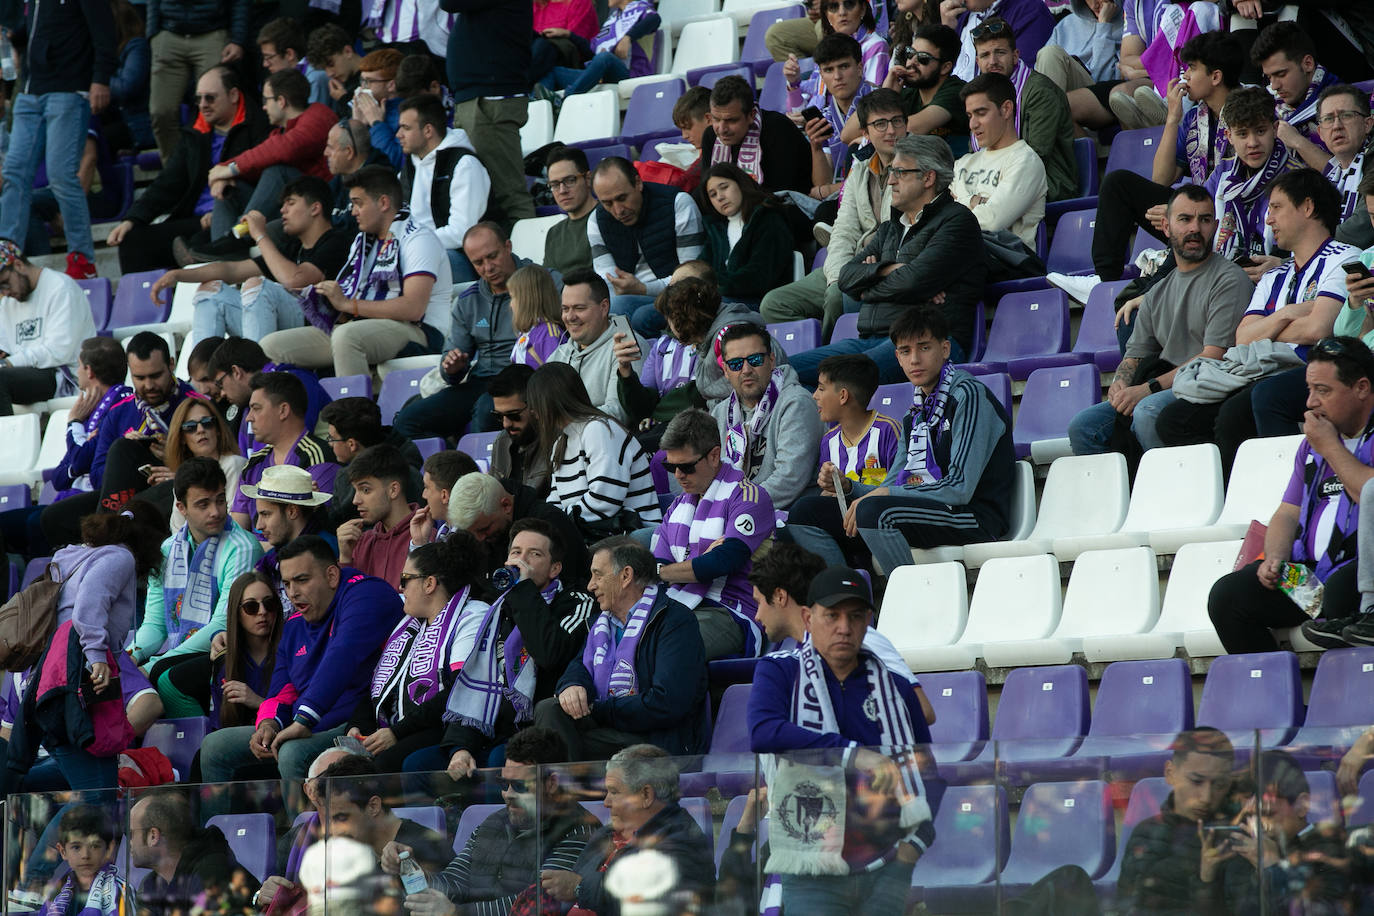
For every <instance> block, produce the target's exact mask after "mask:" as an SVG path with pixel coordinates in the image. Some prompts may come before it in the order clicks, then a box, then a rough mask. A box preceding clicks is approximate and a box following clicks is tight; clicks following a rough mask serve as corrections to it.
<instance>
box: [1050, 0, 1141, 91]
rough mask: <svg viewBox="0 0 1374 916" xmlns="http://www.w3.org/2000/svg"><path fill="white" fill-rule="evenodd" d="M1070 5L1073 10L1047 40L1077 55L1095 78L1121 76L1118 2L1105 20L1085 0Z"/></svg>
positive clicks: (1096, 80) (1104, 79)
mask: <svg viewBox="0 0 1374 916" xmlns="http://www.w3.org/2000/svg"><path fill="white" fill-rule="evenodd" d="M1071 9H1072V12H1070V13H1069V15H1067V16H1065V17H1064V18H1063V19H1061V20H1059V24H1058V25H1056V26H1055V27H1054V32H1053V33H1052V34H1051V35H1050V44H1051V45H1057V46H1058V47H1061V48H1063V49H1064V51H1065V52H1066V53H1067V54H1068V55H1069V56H1070V57H1076V58H1078V61H1079V63H1081V64H1082V65H1083V66H1084V67H1086V68H1087V70H1088V73H1089V74H1090V75H1091V76H1092V78H1093V81H1094V82H1098V83H1100V82H1104V81H1106V80H1115V79H1120V78H1121V74H1120V73H1118V72H1117V69H1116V64H1117V61H1118V60H1119V59H1120V57H1121V33H1122V27H1123V23H1122V16H1121V6H1120V4H1118V5H1117V13H1116V16H1115V17H1114V18H1113V19H1112V20H1111V21H1110V22H1107V23H1101V22H1098V21H1097V17H1096V16H1094V15H1093V12H1092V10H1090V9H1088V4H1087V3H1086V2H1084V0H1073V3H1072V6H1071ZM1027 63H1030V64H1034V63H1035V62H1034V61H1027Z"/></svg>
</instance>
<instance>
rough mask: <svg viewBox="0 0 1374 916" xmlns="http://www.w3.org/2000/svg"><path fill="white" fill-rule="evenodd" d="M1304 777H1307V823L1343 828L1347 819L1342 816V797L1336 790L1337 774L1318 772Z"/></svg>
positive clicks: (1326, 771) (1306, 774)
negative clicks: (1333, 825)
mask: <svg viewBox="0 0 1374 916" xmlns="http://www.w3.org/2000/svg"><path fill="white" fill-rule="evenodd" d="M1303 775H1304V776H1306V777H1307V822H1308V823H1310V824H1335V825H1336V826H1338V827H1339V826H1341V825H1342V824H1343V822H1344V820H1345V818H1344V816H1343V815H1342V814H1341V796H1340V793H1339V792H1338V791H1337V790H1336V774H1335V773H1333V772H1331V771H1330V770H1317V771H1314V772H1307V773H1304V774H1303Z"/></svg>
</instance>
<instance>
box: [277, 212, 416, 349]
mask: <svg viewBox="0 0 1374 916" xmlns="http://www.w3.org/2000/svg"><path fill="white" fill-rule="evenodd" d="M417 229H418V227H417V226H416V224H415V223H413V222H412V221H411V219H410V211H409V210H405V209H403V210H401V212H399V213H397V214H396V219H395V220H393V221H392V223H391V237H390V238H388V239H379V238H378V237H377V236H375V235H368V234H367V233H366V232H359V233H358V234H357V235H355V236H354V237H353V244H352V246H351V247H350V248H349V249H348V260H347V261H346V262H344V269H343V271H342V272H341V273H340V274H339V291H340V292H341V293H343V295H344V297H345V298H348V299H370V300H373V301H382V300H386V299H394V298H396V297H397V296H399V295H401V283H402V281H403V280H404V278H405V274H404V273H403V272H402V267H401V239H402V237H404V236H408V235H410V234H411V233H413V232H415V231H417ZM301 310H302V311H303V312H304V313H305V318H306V320H307V321H309V322H310V324H311V325H312V326H314V327H316V328H319V329H320V330H321V331H324V332H325V333H326V334H327V333H329V332H330V331H332V330H333V329H334V325H336V324H338V323H339V319H340V317H341V316H340V315H339V313H338V312H337V311H336V310H335V309H334V306H333V305H331V304H330V303H329V300H328V299H326V298H324V296H321V295H320V294H319V293H318V292H317V291H316V289H315V287H314V286H308V287H306V288H305V289H304V290H303V291H302V292H301ZM349 317H351V316H349Z"/></svg>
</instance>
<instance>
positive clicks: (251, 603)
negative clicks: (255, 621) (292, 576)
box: [239, 598, 281, 617]
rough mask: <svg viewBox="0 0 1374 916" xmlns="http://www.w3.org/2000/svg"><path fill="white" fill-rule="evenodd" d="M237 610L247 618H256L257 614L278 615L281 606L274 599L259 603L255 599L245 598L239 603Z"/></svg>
mask: <svg viewBox="0 0 1374 916" xmlns="http://www.w3.org/2000/svg"><path fill="white" fill-rule="evenodd" d="M239 610H240V611H242V612H243V613H245V614H247V615H248V616H249V617H256V616H257V615H259V614H278V613H281V604H280V603H278V601H277V599H276V598H268V599H266V600H264V601H259V600H258V599H256V598H245V599H243V601H241V602H239Z"/></svg>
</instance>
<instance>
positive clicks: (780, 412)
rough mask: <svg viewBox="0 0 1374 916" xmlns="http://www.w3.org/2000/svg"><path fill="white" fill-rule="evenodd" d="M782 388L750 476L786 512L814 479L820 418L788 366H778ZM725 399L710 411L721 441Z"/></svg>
mask: <svg viewBox="0 0 1374 916" xmlns="http://www.w3.org/2000/svg"><path fill="white" fill-rule="evenodd" d="M781 368H782V376H783V377H782V388H781V390H780V391H779V392H778V403H777V404H776V405H774V407H773V415H772V416H771V417H770V418H769V421H768V429H767V432H766V434H765V436H764V452H763V460H762V461H761V462H759V466H758V470H757V472H756V473H755V474H754V476H753V481H754V483H756V484H758V485H759V486H760V487H763V489H765V490H767V491H768V495H769V496H771V497H772V498H773V508H775V509H790V508H791V507H792V504H793V503H794V502H796V501H797V499H798V498H799V497H800V496H801V495H802V493H803V492H804V491H805V490H806V489H807V487H809V486H811V484H812V483H813V482H814V481H815V479H816V459H817V457H818V456H819V454H820V445H821V432H822V429H821V417H820V414H818V413H817V412H816V403H815V402H814V401H812V400H811V392H809V391H807V390H806V389H805V388H803V387H802V384H801V382H799V381H797V372H796V370H795V369H793V368H792V367H791V366H782V367H781ZM729 405H730V401H729V399H728V398H727V399H726V400H724V401H721V402H720V403H719V404H717V405H716V406H714V407H712V408H711V416H713V417H715V418H716V426H717V427H718V428H719V429H720V438H721V440H722V441H724V439H725V434H726V429H725V415H726V410H727V408H728V407H729Z"/></svg>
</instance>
